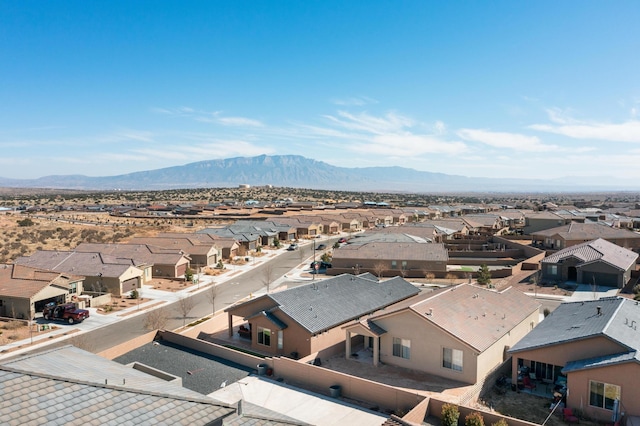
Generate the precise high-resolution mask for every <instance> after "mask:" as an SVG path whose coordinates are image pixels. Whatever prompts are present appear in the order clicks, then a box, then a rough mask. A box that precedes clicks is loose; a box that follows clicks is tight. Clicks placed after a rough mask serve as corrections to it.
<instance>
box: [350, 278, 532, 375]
mask: <svg viewBox="0 0 640 426" xmlns="http://www.w3.org/2000/svg"><path fill="white" fill-rule="evenodd" d="M419 299H421V300H415V298H414V299H410V300H409V301H408V302H407V303H404V306H402V304H399V305H400V306H398V307H397V308H395V309H394V308H393V307H392V308H390V309H386V310H385V311H384V312H382V313H378V314H375V315H373V316H370V317H368V318H366V319H363V320H361V321H360V322H359V323H357V324H352V325H348V326H346V327H344V329H345V330H346V339H345V340H346V342H351V341H352V335H354V334H357V335H362V336H365V346H366V347H369V348H371V349H372V351H373V362H374V365H377V364H378V362H383V363H385V364H387V365H395V366H397V367H403V368H408V369H411V370H417V371H423V372H426V373H429V374H433V375H437V376H441V377H446V378H448V379H452V380H456V381H460V382H464V383H471V384H473V383H476V382H478V381H481V380H483V379H484V377H485V376H486V375H487V373H489V372H490V371H492V370H493V369H494V368H496V367H497V366H499V365H500V364H501V363H503V362H504V361H505V360H506V350H507V349H508V348H509V347H511V346H512V345H514V344H515V343H516V342H518V341H519V340H520V339H522V338H523V337H524V336H525V335H526V334H527V333H528V332H530V331H531V330H532V329H533V328H534V327H535V326H536V325H537V324H538V319H539V316H540V315H539V308H540V304H539V303H538V302H537V301H535V300H534V299H532V298H530V297H528V296H526V295H525V294H524V293H522V292H520V291H518V290H515V289H513V288H508V289H506V290H504V291H501V292H497V291H493V290H489V289H486V288H481V287H478V286H472V285H467V284H463V285H459V286H455V287H450V288H447V289H444V290H439V291H436V292H433V293H430V294H426V295H424V296H422V295H421V296H420V297H419ZM346 354H347V358H348V357H349V356H350V354H351V348H350V347H349V343H347V349H346Z"/></svg>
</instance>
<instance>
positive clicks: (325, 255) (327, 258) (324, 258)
mask: <svg viewBox="0 0 640 426" xmlns="http://www.w3.org/2000/svg"><path fill="white" fill-rule="evenodd" d="M320 260H322V261H323V262H326V263H331V255H330V254H329V253H326V252H325V253H322V256H320Z"/></svg>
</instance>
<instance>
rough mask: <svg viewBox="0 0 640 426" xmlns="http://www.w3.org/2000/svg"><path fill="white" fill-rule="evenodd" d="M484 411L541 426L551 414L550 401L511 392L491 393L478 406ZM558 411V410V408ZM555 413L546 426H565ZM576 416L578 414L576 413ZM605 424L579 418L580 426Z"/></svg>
mask: <svg viewBox="0 0 640 426" xmlns="http://www.w3.org/2000/svg"><path fill="white" fill-rule="evenodd" d="M478 406H479V407H483V408H484V409H489V410H490V409H493V410H494V411H496V412H498V413H500V414H504V415H506V416H509V417H515V418H517V419H522V420H527V421H529V422H533V423H537V424H542V422H544V421H545V419H546V418H547V417H548V416H549V414H550V413H551V411H550V406H551V399H549V398H542V397H539V396H536V395H531V394H528V393H524V392H520V393H519V392H513V391H511V390H508V391H507V392H506V393H504V394H503V395H501V394H498V393H496V392H493V391H492V392H491V393H489V394H488V395H486V396H485V398H484V399H483V400H482V401H481V403H479V404H478ZM558 410H560V408H558ZM558 410H556V412H555V413H554V414H553V415H552V416H551V417H550V418H549V420H548V421H547V422H546V423H545V425H548V426H561V425H566V423H565V422H564V421H563V420H562V415H561V413H559V412H558ZM576 414H578V412H576ZM604 424H606V423H599V422H594V421H591V420H588V419H586V418H584V417H580V425H581V426H602V425H604Z"/></svg>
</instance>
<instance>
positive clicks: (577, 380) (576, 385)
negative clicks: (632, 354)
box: [567, 362, 640, 421]
mask: <svg viewBox="0 0 640 426" xmlns="http://www.w3.org/2000/svg"><path fill="white" fill-rule="evenodd" d="M638 377H640V365H639V364H638V363H636V362H628V363H625V364H619V365H615V366H611V367H608V368H593V369H588V370H582V371H575V372H572V373H571V374H569V375H568V377H567V379H568V380H567V388H568V389H569V395H568V396H567V405H568V406H569V407H575V408H579V409H581V410H582V411H583V413H585V414H587V415H588V416H590V417H593V418H595V419H598V420H601V421H609V420H611V415H612V414H613V411H611V410H605V409H603V408H597V407H591V406H590V405H589V381H590V380H595V381H598V382H603V383H608V384H612V385H618V386H620V387H621V389H620V402H621V403H622V405H621V407H622V409H621V410H622V411H624V412H625V414H626V415H627V416H640V406H639V405H638V402H637V401H640V386H638V383H637V382H638Z"/></svg>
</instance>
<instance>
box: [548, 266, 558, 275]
mask: <svg viewBox="0 0 640 426" xmlns="http://www.w3.org/2000/svg"><path fill="white" fill-rule="evenodd" d="M549 275H558V265H549Z"/></svg>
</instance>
